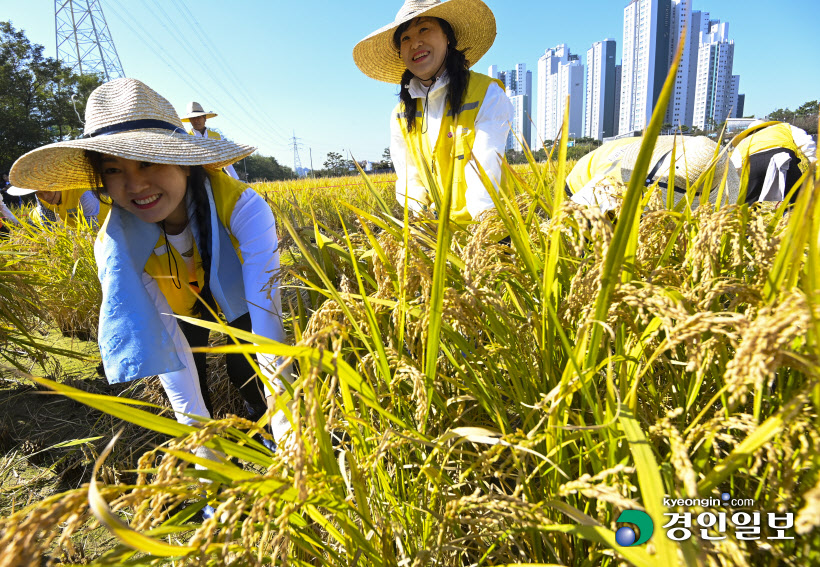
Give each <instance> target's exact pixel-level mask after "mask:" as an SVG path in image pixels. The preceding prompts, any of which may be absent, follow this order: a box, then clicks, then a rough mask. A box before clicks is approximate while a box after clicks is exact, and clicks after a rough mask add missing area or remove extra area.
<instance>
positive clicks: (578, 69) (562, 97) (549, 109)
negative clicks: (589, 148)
mask: <svg viewBox="0 0 820 567" xmlns="http://www.w3.org/2000/svg"><path fill="white" fill-rule="evenodd" d="M567 97H569V124H568V127H569V135H570V137H573V138H580V137H581V136H583V121H584V112H583V109H584V66H583V64H582V63H581V62H580V61H579V59H578V56H577V55H573V54H572V53H570V50H569V47H567V46H566V45H563V44H562V45H558V46H556V47H554V48H552V49H547V50H546V51H545V53H544V55H542V56H541V57H540V58H539V59H538V104H537V112H536V120H537V122H536V126H537V128H536V130H537V136H538V140H537V141H536V146H540V145H541V144H542V143H543V142H545V141H547V140H555V139H556V138H557V137H558V134H559V132H560V129H561V124H562V122H563V119H564V108H565V104H566V100H567Z"/></svg>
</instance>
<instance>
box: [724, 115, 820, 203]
mask: <svg viewBox="0 0 820 567" xmlns="http://www.w3.org/2000/svg"><path fill="white" fill-rule="evenodd" d="M732 145H734V146H735V148H734V150H733V151H732V156H731V161H732V165H733V166H734V167H735V168H736V169H737V172H738V174H739V175H741V176H742V175H743V166H744V164H748V167H749V182H748V185H747V188H746V202H747V203H755V202H758V201H782V200H783V199H785V198H786V195H787V194H788V193H789V191H790V190H791V189H792V187H794V185H795V184H796V183H797V182H798V180H799V179H800V177H801V176H802V175H803V174H804V173H805V172H806V171H807V170H808V168H809V165H810V164H811V163H813V162H815V161H816V160H817V158H816V151H817V147H816V145H815V143H814V140H813V139H812V138H811V136H809V135H808V134H807V133H806V132H805V131H803V130H801V129H800V128H797V127H796V126H792V125H790V124H785V123H782V122H768V123H767V122H763V121H755V122H752V124H751V125H750V127H749V128H748V129H747V130H746V131H745V132H741V133H740V134H738V135H737V136H736V137H735V139H734V140H732Z"/></svg>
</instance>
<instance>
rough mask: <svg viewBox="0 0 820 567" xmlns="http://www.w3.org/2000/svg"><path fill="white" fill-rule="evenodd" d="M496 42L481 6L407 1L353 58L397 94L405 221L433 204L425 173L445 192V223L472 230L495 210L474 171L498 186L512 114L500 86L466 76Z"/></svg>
mask: <svg viewBox="0 0 820 567" xmlns="http://www.w3.org/2000/svg"><path fill="white" fill-rule="evenodd" d="M495 35H496V25H495V17H494V16H493V13H492V11H491V10H490V9H489V8H488V7H487V5H486V4H484V2H482V1H481V0H449V1H447V2H441V1H440V0H407V1H406V2H405V3H404V5H403V6H402V7H401V9H400V10H399V12H398V14H397V15H396V18H395V20H394V21H393V22H392V23H390V24H388V25H386V26H384V27H382V28H380V29H379V30H377V31H375V32H373V33H372V34H370V35H369V36H367V37H366V38H364V39H363V40H361V41H360V42H359V43H358V44H357V45H356V47H355V48H354V50H353V59H354V61H355V62H356V65H357V66H358V67H359V69H360V70H361V71H362V72H363V73H364V74H365V75H367V76H368V77H371V78H373V79H376V80H379V81H383V82H386V83H394V84H398V85H401V87H400V94H399V99H400V102H399V104H398V106H397V107H396V108H395V109H394V110H393V112H392V113H391V115H390V133H391V136H390V137H391V141H390V156H391V158H392V160H393V164H394V165H395V168H396V173H397V175H398V179H397V181H396V198H397V199H398V200H399V202H400V203H402V204H404V203H405V201H406V202H407V205H408V207H409V208H410V209H411V210H413V211H420V210H422V209H426V208H428V207H433V206H434V204H435V198H434V196H435V193H434V191H435V189H434V187H431V186H430V183H429V181H428V177H427V175H426V173H425V170H426V169H429V170H430V171H431V172H432V175H433V177H434V180H435V185H436V186H437V187H438V188H440V189H441V190H442V191H450V192H451V195H452V197H451V199H452V200H451V208H450V218H451V219H453V220H457V221H470V220H472V219H474V218H475V217H476V216H477V215H478V214H479V213H480V212H481V211H484V210H486V209H489V208H492V207H493V201H492V199H491V198H490V195H489V193H488V192H487V189H486V187H485V186H484V183H483V181H482V179H481V176H480V174H479V172H478V168H477V166H476V162H477V163H479V164H481V166H482V167H483V168H484V170H485V171H486V173H487V175H488V176H489V178H490V179H491V180H492V182H493V184H494V185H495V187H496V189H498V188H499V187H501V186H502V185H503V175H502V165H501V156H502V155H503V154H504V149H505V146H506V143H507V136H508V134H509V131H510V122H511V121H512V118H513V107H512V103H511V102H510V100H509V98H507V95H506V94H505V92H504V86H503V84H502V83H501V82H500V81H498V80H496V79H491V78H490V77H488V76H486V75H481V74H479V73H476V72H473V71H470V67H471V66H472V65H473V64H474V63H476V62H477V61H478V60H479V59H480V58H481V57H482V56H483V55H484V54H485V53H486V52H487V51H488V50H489V49H490V47H491V46H492V44H493V41H494V40H495ZM405 197H406V199H405Z"/></svg>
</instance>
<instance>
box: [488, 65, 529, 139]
mask: <svg viewBox="0 0 820 567" xmlns="http://www.w3.org/2000/svg"><path fill="white" fill-rule="evenodd" d="M487 74H488V75H489V76H490V77H492V78H494V79H498V80H500V81H501V82H502V83H504V88H505V90H506V92H507V96H508V97H509V99H510V101H511V102H512V103H513V110H514V115H513V123H512V128H511V131H510V135H509V136H508V137H507V147H506V149H508V150H515V151H517V152H520V151H522V150H523V147H522V144H521V141H522V140H523V141H526V143H527V144H529V145H530V147H532V127H531V124H532V118H531V116H532V102H531V101H532V71H527V66H526V65H525V64H524V63H519V64H517V65H516V66H515V68H514V69H512V70H510V71H499V70H498V66H497V65H492V66H490V68H489V70H488V71H487Z"/></svg>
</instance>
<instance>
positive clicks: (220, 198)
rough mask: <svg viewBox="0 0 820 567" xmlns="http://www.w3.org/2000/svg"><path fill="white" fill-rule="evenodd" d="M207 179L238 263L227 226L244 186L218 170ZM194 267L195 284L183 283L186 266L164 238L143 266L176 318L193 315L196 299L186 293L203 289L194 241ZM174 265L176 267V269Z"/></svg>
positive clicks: (234, 244) (198, 258)
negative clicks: (169, 254)
mask: <svg viewBox="0 0 820 567" xmlns="http://www.w3.org/2000/svg"><path fill="white" fill-rule="evenodd" d="M208 177H209V178H210V180H211V189H212V190H213V194H214V203H215V204H216V214H217V217H218V218H219V222H221V223H222V224H223V226H225V227H226V228H228V234H229V235H230V237H231V242H232V243H233V246H234V250H235V251H236V255H237V256H239V261H240V262H241V261H242V254H241V253H240V251H239V242H238V241H237V240H236V238H235V237H234V235H233V234H231V232H230V228H229V227H230V224H229V223H230V220H231V216H232V215H233V210H234V207H236V202H237V201H238V200H239V196H240V195H242V193H243V192H244V191H245V190H246V189H247V188H248V185H247V184H245V183H242V182H241V181H237V180H236V179H234V178H232V177H230V176H229V175H226V174H225V173H223V172H221V171H219V172H212V171H208ZM169 251H170V253H171V255H172V256H171V257H169V256H168V253H169ZM183 252H184V251H183ZM175 262H176V263H175ZM169 265H170V269H169ZM194 265H195V266H196V281H195V282H193V281H191V282H188V281H185V280H187V279H188V268H187V267H186V264H185V259H184V258H183V257H182V255H181V254H180V252H179V251H178V250H176V249H174V247H173V246H166V242H165V236H164V235H160V237H159V240H157V243H156V245H155V246H154V253H153V254H151V256H150V257H149V258H148V261H147V262H146V263H145V271H146V272H147V273H148V275H150V276H151V277H152V278H154V279H155V280H156V282H157V284H158V285H159V289H160V291H161V292H162V294H163V295H164V296H165V299H167V300H168V305H169V306H170V307H171V310H172V311H173V312H174V313H176V314H177V315H186V316H189V317H192V316H194V312H193V308H194V305H195V304H196V302H197V301H198V299H197V298H196V296H195V295H194V294H193V293H191V292H190V289H193V290H194V291H196V292H197V293H199V292H200V291H201V290H202V288H203V287H204V286H205V272H204V270H203V269H202V258H201V257H200V255H199V250H198V249H197V244H196V242H194ZM174 266H176V268H175V267H174ZM174 282H176V284H178V285H179V286H180V289H177V288H176V285H174ZM189 284H190V288H189Z"/></svg>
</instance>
